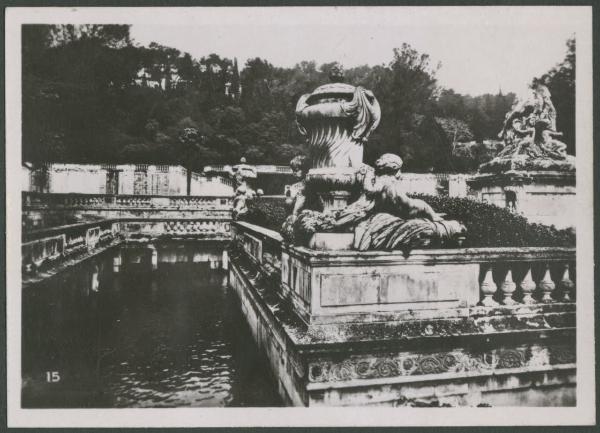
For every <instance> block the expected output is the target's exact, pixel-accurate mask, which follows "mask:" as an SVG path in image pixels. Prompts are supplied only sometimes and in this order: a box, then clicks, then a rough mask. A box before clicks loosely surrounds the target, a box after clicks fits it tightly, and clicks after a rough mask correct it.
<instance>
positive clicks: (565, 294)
mask: <svg viewBox="0 0 600 433" xmlns="http://www.w3.org/2000/svg"><path fill="white" fill-rule="evenodd" d="M558 286H559V287H560V289H561V291H562V300H563V302H571V301H572V300H573V299H572V298H571V295H572V291H573V289H574V288H575V283H574V282H573V281H572V280H571V276H570V275H569V264H568V263H567V264H566V265H565V270H564V272H563V276H562V279H561V280H560V282H559V283H558Z"/></svg>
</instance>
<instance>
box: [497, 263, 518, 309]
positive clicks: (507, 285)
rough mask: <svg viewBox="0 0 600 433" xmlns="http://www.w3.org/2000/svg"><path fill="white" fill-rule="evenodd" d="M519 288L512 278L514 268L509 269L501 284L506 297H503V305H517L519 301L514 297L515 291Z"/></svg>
mask: <svg viewBox="0 0 600 433" xmlns="http://www.w3.org/2000/svg"><path fill="white" fill-rule="evenodd" d="M516 289H517V285H516V284H515V282H514V281H513V278H512V270H510V269H509V270H508V272H507V273H506V277H504V281H502V284H501V285H500V290H502V295H503V296H504V299H502V305H515V304H516V303H517V301H515V300H514V299H513V298H512V295H513V293H514V292H515V290H516Z"/></svg>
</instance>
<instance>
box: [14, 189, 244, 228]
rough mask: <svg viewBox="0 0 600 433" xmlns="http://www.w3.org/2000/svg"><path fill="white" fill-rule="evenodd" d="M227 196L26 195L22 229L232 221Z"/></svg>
mask: <svg viewBox="0 0 600 433" xmlns="http://www.w3.org/2000/svg"><path fill="white" fill-rule="evenodd" d="M231 212H232V199H231V197H228V196H148V195H102V194H46V193H32V192H24V193H23V228H24V230H27V231H30V230H35V229H41V228H44V227H50V226H60V225H65V224H69V223H73V222H75V221H86V220H89V219H95V220H98V219H128V218H137V219H155V218H159V219H162V220H177V219H208V220H215V221H217V220H218V221H225V222H228V221H230V220H231Z"/></svg>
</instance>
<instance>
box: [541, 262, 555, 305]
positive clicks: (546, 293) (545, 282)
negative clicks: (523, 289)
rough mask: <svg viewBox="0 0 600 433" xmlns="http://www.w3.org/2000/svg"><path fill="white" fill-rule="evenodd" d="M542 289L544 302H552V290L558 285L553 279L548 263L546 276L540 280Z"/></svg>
mask: <svg viewBox="0 0 600 433" xmlns="http://www.w3.org/2000/svg"><path fill="white" fill-rule="evenodd" d="M539 285H540V289H541V290H542V299H541V301H542V302H545V303H550V302H554V299H552V291H553V290H554V289H555V287H556V285H555V284H554V281H552V275H550V265H549V264H548V263H546V270H545V272H544V278H542V280H541V281H540V284H539Z"/></svg>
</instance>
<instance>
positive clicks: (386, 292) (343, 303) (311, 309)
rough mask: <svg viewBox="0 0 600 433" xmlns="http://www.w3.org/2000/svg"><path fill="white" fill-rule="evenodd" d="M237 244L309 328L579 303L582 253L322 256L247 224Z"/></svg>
mask: <svg viewBox="0 0 600 433" xmlns="http://www.w3.org/2000/svg"><path fill="white" fill-rule="evenodd" d="M234 238H235V239H236V241H237V242H238V243H239V244H241V246H242V248H243V250H244V252H245V254H246V255H247V256H248V257H249V258H250V259H251V260H252V261H253V262H254V263H255V264H256V265H257V266H258V267H259V268H260V269H261V271H265V263H268V268H272V267H274V268H277V270H278V273H279V275H280V276H281V280H280V283H281V284H280V287H279V290H280V294H281V295H282V296H284V297H290V298H291V300H292V301H293V304H294V305H295V309H296V312H297V313H298V315H299V316H300V317H302V318H303V319H304V320H305V321H306V322H308V323H335V322H336V321H339V320H342V321H346V320H359V321H360V320H362V318H365V319H366V320H384V318H385V320H390V319H391V318H393V320H403V319H419V318H422V319H431V318H435V317H439V315H440V314H443V315H444V317H447V316H454V317H465V316H470V315H477V314H488V312H489V310H492V309H493V310H497V311H501V312H504V313H506V314H512V313H513V312H518V313H519V314H521V313H526V311H527V310H528V309H529V310H534V309H537V308H538V306H543V305H547V304H548V305H550V304H569V303H573V301H574V299H575V286H576V272H575V249H574V248H560V247H552V248H538V247H528V248H461V249H438V250H434V249H431V250H413V251H412V252H411V253H410V255H409V256H405V255H404V254H403V253H402V252H399V251H392V252H383V251H369V252H357V251H351V250H345V251H317V250H312V249H308V248H304V247H294V246H290V245H287V244H284V243H282V240H281V237H280V235H279V234H278V233H276V232H274V231H272V230H267V229H264V228H262V227H259V226H255V225H252V224H248V223H245V222H236V223H234ZM267 273H272V270H271V269H267ZM441 311H444V312H443V313H441ZM378 317H379V319H377V318H378ZM349 318H351V319H349Z"/></svg>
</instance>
